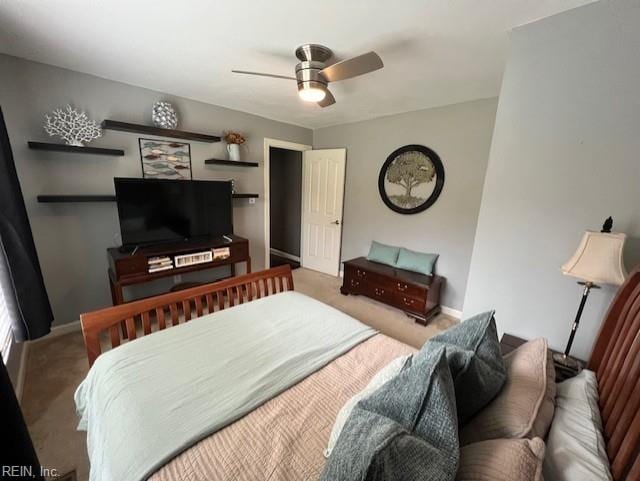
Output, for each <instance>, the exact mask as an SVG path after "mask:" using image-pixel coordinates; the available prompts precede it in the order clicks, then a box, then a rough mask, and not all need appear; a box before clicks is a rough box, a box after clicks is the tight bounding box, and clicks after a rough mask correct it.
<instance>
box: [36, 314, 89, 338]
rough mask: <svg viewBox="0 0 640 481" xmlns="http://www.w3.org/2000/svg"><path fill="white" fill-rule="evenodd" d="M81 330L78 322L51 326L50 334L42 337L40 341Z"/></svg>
mask: <svg viewBox="0 0 640 481" xmlns="http://www.w3.org/2000/svg"><path fill="white" fill-rule="evenodd" d="M80 330H82V326H81V325H80V320H79V319H78V320H77V321H72V322H68V323H66V324H60V325H59V326H53V327H52V328H51V332H50V333H49V334H48V335H47V336H44V337H43V338H41V339H51V338H52V337H58V336H64V335H65V334H69V333H71V332H76V331H80ZM39 340H40V339H37V340H36V341H34V342H38V341H39Z"/></svg>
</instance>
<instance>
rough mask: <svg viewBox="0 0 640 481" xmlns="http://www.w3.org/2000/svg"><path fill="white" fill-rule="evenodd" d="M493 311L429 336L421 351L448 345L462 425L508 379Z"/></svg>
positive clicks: (486, 402) (449, 360) (495, 393)
mask: <svg viewBox="0 0 640 481" xmlns="http://www.w3.org/2000/svg"><path fill="white" fill-rule="evenodd" d="M493 314H494V311H487V312H483V313H482V314H478V315H476V316H474V317H471V318H469V319H467V320H466V321H463V322H461V323H460V324H458V325H456V326H454V327H452V328H450V329H447V330H446V331H444V332H443V333H441V334H438V335H437V336H434V337H432V338H431V339H429V340H428V341H427V342H426V343H425V345H424V346H423V347H422V349H421V351H420V353H422V352H423V351H425V350H430V349H432V348H433V346H434V345H435V346H443V347H445V348H446V350H447V359H448V362H449V366H450V368H451V375H452V377H453V382H454V385H455V389H456V405H457V407H458V422H459V423H460V425H464V424H466V423H467V422H468V421H469V420H470V419H471V418H472V417H473V416H474V415H475V414H476V413H477V412H478V411H480V410H481V409H482V408H483V407H485V406H486V405H487V404H488V403H489V402H490V401H491V400H492V399H493V398H494V397H495V396H496V395H497V394H498V393H499V392H500V390H501V389H502V386H503V385H504V383H505V381H506V379H507V373H506V369H505V365H504V361H503V359H502V353H501V352H500V342H499V341H498V332H497V329H496V323H495V320H494V318H493ZM420 353H418V354H416V356H420ZM416 356H414V357H416Z"/></svg>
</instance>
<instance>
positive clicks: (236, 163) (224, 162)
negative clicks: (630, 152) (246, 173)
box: [204, 159, 258, 167]
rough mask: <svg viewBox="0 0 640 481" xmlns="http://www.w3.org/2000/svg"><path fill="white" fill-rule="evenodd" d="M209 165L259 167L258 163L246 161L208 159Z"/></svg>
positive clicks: (206, 161) (206, 162)
mask: <svg viewBox="0 0 640 481" xmlns="http://www.w3.org/2000/svg"><path fill="white" fill-rule="evenodd" d="M204 163H205V164H207V165H214V164H215V165H233V166H236V167H258V163H257V162H246V161H244V160H225V159H206V160H205V161H204Z"/></svg>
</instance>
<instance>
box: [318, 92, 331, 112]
mask: <svg viewBox="0 0 640 481" xmlns="http://www.w3.org/2000/svg"><path fill="white" fill-rule="evenodd" d="M325 92H326V95H325V96H324V98H323V99H322V100H321V101H320V102H317V104H318V105H319V106H320V107H322V108H324V107H328V106H329V105H333V104H335V103H336V98H335V97H334V96H333V94H332V93H331V92H329V90H325Z"/></svg>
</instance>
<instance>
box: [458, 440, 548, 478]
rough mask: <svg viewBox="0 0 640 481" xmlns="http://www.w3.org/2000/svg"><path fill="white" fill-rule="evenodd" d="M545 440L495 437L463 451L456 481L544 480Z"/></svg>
mask: <svg viewBox="0 0 640 481" xmlns="http://www.w3.org/2000/svg"><path fill="white" fill-rule="evenodd" d="M544 451H545V449H544V442H543V441H542V439H540V438H534V439H495V440H491V441H482V442H479V443H474V444H469V445H468V446H465V447H463V448H462V449H461V450H460V467H459V468H458V474H457V475H456V481H514V480H518V481H541V480H542V461H543V458H544Z"/></svg>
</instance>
